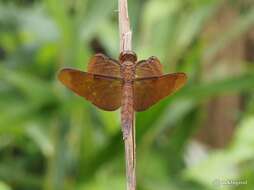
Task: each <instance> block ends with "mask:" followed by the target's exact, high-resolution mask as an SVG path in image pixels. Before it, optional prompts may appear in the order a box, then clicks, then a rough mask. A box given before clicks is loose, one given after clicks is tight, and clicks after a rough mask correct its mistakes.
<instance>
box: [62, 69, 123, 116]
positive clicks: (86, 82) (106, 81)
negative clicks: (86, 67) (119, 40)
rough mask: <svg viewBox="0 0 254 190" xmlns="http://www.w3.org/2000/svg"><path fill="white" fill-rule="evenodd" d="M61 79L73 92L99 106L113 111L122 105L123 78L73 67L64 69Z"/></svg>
mask: <svg viewBox="0 0 254 190" xmlns="http://www.w3.org/2000/svg"><path fill="white" fill-rule="evenodd" d="M58 78H59V80H60V81H61V82H62V83H63V84H64V85H65V86H66V87H68V88H69V89H71V90H72V91H73V92H75V93H76V94H78V95H79V96H82V97H84V98H86V99H87V100H89V101H90V102H92V103H93V104H94V105H96V106H97V107H99V108H101V109H103V110H106V111H113V110H116V109H118V108H119V107H120V106H121V97H122V95H121V94H122V93H121V85H122V82H121V79H120V78H116V77H109V76H103V75H97V74H91V73H86V72H82V71H78V70H73V69H63V70H61V71H60V73H59V75H58Z"/></svg>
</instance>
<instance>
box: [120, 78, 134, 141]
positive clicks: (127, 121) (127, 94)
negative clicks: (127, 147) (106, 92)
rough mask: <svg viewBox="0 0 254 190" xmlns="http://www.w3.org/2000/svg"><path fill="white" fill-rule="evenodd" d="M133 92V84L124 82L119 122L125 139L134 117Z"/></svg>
mask: <svg viewBox="0 0 254 190" xmlns="http://www.w3.org/2000/svg"><path fill="white" fill-rule="evenodd" d="M133 98H134V91H133V84H132V83H130V82H125V83H124V84H123V89H122V110H121V122H122V127H123V128H122V130H123V136H124V138H126V137H127V136H128V134H129V131H130V127H131V124H132V122H133V116H134V107H133V106H134V105H133V103H134V101H133Z"/></svg>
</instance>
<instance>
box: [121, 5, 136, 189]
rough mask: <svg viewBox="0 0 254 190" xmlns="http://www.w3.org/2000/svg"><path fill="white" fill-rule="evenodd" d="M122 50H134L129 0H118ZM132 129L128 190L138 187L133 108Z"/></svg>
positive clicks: (127, 152) (127, 151) (127, 153)
mask: <svg viewBox="0 0 254 190" xmlns="http://www.w3.org/2000/svg"><path fill="white" fill-rule="evenodd" d="M118 6H119V32H120V52H123V51H130V50H132V32H131V29H130V20H129V16H128V2H127V0H118ZM132 113H133V115H132V119H131V123H130V126H131V131H130V133H128V136H127V138H126V139H124V144H125V160H126V177H127V190H135V189H136V142H135V112H134V110H132Z"/></svg>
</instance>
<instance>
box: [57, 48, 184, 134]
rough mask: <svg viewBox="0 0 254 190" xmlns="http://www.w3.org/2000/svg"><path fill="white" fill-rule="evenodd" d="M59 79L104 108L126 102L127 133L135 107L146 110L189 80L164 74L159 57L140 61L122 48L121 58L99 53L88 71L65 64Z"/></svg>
mask: <svg viewBox="0 0 254 190" xmlns="http://www.w3.org/2000/svg"><path fill="white" fill-rule="evenodd" d="M58 78H59V80H60V81H61V82H62V83H63V84H64V85H65V86H67V87H68V88H69V89H71V90H72V91H73V92H75V93H76V94H78V95H79V96H82V97H84V98H85V99H87V100H88V101H90V102H91V103H93V104H94V105H95V106H97V107H98V108H100V109H102V110H106V111H114V110H116V109H118V108H119V107H121V106H122V111H121V114H122V118H121V120H122V126H123V134H124V137H126V136H127V135H128V132H129V129H128V128H129V126H128V125H129V123H130V120H131V117H132V114H133V112H134V111H137V112H139V111H144V110H146V109H148V108H150V107H151V106H152V105H154V104H156V103H157V102H158V101H160V100H161V99H163V98H165V97H166V96H168V95H170V94H172V93H173V92H175V91H177V90H178V89H180V88H181V87H182V86H184V84H185V83H186V80H187V77H186V75H185V74H184V73H174V74H166V75H163V72H162V65H161V63H160V61H159V60H158V59H157V58H156V57H150V58H149V59H147V60H142V61H137V56H136V54H135V53H134V52H132V51H126V52H122V53H121V54H120V56H119V61H116V60H114V59H111V58H108V57H106V56H105V55H103V54H96V55H95V56H93V57H92V59H91V61H90V62H89V65H88V72H82V71H79V70H74V69H69V68H65V69H62V70H61V71H60V73H59V75H58Z"/></svg>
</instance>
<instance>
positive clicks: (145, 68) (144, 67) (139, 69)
mask: <svg viewBox="0 0 254 190" xmlns="http://www.w3.org/2000/svg"><path fill="white" fill-rule="evenodd" d="M162 74H163V73H162V64H161V63H160V61H159V59H157V58H156V57H150V58H149V59H147V60H142V61H139V62H138V63H137V64H136V77H137V78H141V77H152V76H161V75H162Z"/></svg>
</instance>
